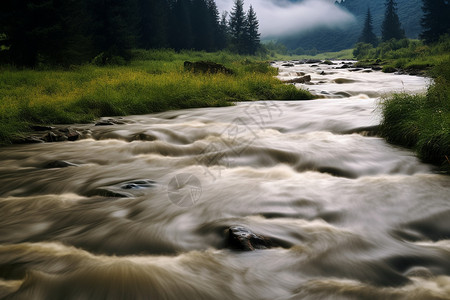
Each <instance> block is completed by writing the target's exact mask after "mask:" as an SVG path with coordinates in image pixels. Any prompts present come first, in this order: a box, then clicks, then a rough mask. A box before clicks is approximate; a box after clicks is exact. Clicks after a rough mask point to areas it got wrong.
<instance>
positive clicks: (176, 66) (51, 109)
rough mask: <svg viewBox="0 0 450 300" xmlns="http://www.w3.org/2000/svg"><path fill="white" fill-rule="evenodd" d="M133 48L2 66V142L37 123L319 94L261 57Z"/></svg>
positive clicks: (0, 120)
mask: <svg viewBox="0 0 450 300" xmlns="http://www.w3.org/2000/svg"><path fill="white" fill-rule="evenodd" d="M133 55H134V59H133V60H132V61H131V62H130V64H128V65H125V66H103V67H100V66H95V65H84V66H80V67H74V68H72V69H71V70H56V69H50V70H46V69H41V70H29V69H24V70H19V69H16V68H14V67H8V66H3V67H1V68H0V70H1V73H0V99H1V102H0V142H1V143H8V142H10V141H11V140H12V139H13V138H14V136H15V135H17V134H20V133H21V132H25V131H28V129H29V126H30V125H31V124H70V123H79V122H90V121H92V120H94V119H95V118H98V117H102V116H120V115H130V114H145V113H153V112H161V111H165V110H170V109H180V108H196V107H208V106H227V105H232V103H233V101H252V100H300V99H311V98H312V95H311V94H310V93H309V92H307V91H304V90H299V89H297V88H295V87H294V86H292V85H285V84H283V83H282V82H281V81H280V80H278V79H276V78H275V77H274V76H275V75H277V70H276V69H274V68H272V67H270V66H269V64H268V63H267V62H264V61H258V59H257V58H255V57H244V56H239V55H234V54H230V53H227V52H218V53H205V52H192V51H185V52H181V53H176V52H174V51H171V50H150V51H143V50H136V51H134V54H133ZM185 60H190V61H200V60H209V61H214V62H218V63H221V64H224V65H225V66H226V67H227V68H229V69H231V70H233V73H234V74H233V75H227V74H221V73H218V74H204V73H193V72H188V71H185V70H184V68H183V62H184V61H185Z"/></svg>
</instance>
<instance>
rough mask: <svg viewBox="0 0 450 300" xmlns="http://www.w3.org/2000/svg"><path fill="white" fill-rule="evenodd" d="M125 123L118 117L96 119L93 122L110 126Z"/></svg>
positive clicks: (97, 124) (96, 124)
mask: <svg viewBox="0 0 450 300" xmlns="http://www.w3.org/2000/svg"><path fill="white" fill-rule="evenodd" d="M123 124H125V122H124V121H121V120H120V119H119V120H118V119H104V120H100V121H97V122H96V123H95V126H111V125H123Z"/></svg>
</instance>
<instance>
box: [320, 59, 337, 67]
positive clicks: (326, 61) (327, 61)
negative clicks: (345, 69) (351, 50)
mask: <svg viewBox="0 0 450 300" xmlns="http://www.w3.org/2000/svg"><path fill="white" fill-rule="evenodd" d="M322 64H324V65H329V66H331V65H335V63H333V62H332V61H330V60H325V61H323V62H322Z"/></svg>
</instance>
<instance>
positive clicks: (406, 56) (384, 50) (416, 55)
mask: <svg viewBox="0 0 450 300" xmlns="http://www.w3.org/2000/svg"><path fill="white" fill-rule="evenodd" d="M449 53H450V36H443V37H442V38H441V39H440V41H439V42H438V43H435V44H433V45H426V44H424V43H423V42H421V41H418V40H408V39H404V40H391V41H388V42H384V43H381V44H380V45H378V47H372V45H370V44H363V43H359V44H357V45H356V47H355V49H354V50H353V54H354V56H355V57H356V58H357V59H358V61H359V62H358V65H359V66H365V65H371V64H373V63H374V62H378V63H379V64H381V65H383V70H384V71H386V72H388V73H389V72H391V71H393V69H403V70H406V71H418V73H423V72H425V71H429V70H431V69H432V67H433V66H436V65H437V64H439V63H440V62H441V61H442V60H445V59H446V57H447V56H448V54H449Z"/></svg>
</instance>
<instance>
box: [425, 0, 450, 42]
mask: <svg viewBox="0 0 450 300" xmlns="http://www.w3.org/2000/svg"><path fill="white" fill-rule="evenodd" d="M422 1H423V6H422V10H423V13H424V15H423V17H422V28H423V32H422V33H421V35H420V38H421V39H423V40H425V42H426V43H432V42H436V41H437V40H439V37H440V36H441V35H443V34H446V33H450V2H449V1H447V0H422Z"/></svg>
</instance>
